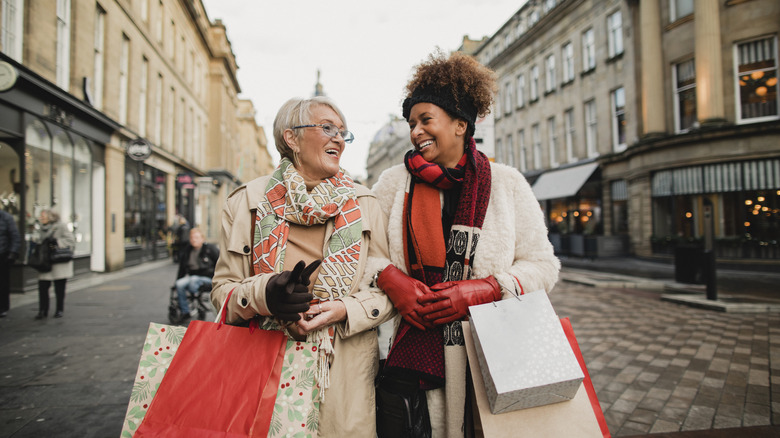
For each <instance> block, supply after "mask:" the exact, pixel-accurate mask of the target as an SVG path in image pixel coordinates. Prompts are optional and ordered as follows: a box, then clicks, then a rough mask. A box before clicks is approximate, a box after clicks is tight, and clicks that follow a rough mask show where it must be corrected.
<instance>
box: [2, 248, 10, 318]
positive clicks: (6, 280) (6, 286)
mask: <svg viewBox="0 0 780 438" xmlns="http://www.w3.org/2000/svg"><path fill="white" fill-rule="evenodd" d="M10 270H11V262H10V261H8V255H7V254H0V313H2V312H7V311H8V310H10V309H11V273H10Z"/></svg>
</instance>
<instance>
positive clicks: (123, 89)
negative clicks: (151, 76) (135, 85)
mask: <svg viewBox="0 0 780 438" xmlns="http://www.w3.org/2000/svg"><path fill="white" fill-rule="evenodd" d="M129 75H130V39H129V38H128V37H127V35H124V34H122V47H121V51H120V55H119V123H121V124H123V125H124V124H126V123H127V94H128V86H129Z"/></svg>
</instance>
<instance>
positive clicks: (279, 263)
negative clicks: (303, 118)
mask: <svg viewBox="0 0 780 438" xmlns="http://www.w3.org/2000/svg"><path fill="white" fill-rule="evenodd" d="M331 219H333V220H334V224H335V228H334V230H333V234H332V235H331V237H330V240H329V241H328V244H327V246H326V250H325V254H324V255H323V260H322V265H320V269H319V274H318V276H317V280H316V281H315V282H314V290H313V294H314V299H315V300H320V301H332V300H335V299H338V298H341V297H344V296H347V295H349V292H350V290H351V288H352V279H353V278H354V277H355V275H356V273H357V269H358V260H359V258H360V245H361V243H362V240H361V239H362V235H363V223H362V222H361V216H360V208H359V206H358V203H357V198H356V196H355V186H354V183H353V182H352V178H350V177H349V175H347V174H346V172H344V170H343V169H339V172H338V173H337V174H336V175H334V176H332V177H330V178H328V179H325V180H323V181H322V182H321V183H320V184H319V185H317V186H316V187H315V188H314V189H313V190H312V191H311V193H309V192H307V190H306V184H305V183H304V180H303V177H302V176H301V175H300V174H299V173H298V171H297V170H296V169H295V166H293V164H292V162H291V161H290V160H289V159H287V158H283V159H282V160H281V162H280V163H279V167H277V168H276V170H275V171H274V173H273V175H271V180H270V181H269V182H268V185H267V186H266V189H265V197H264V198H263V199H262V200H261V201H260V203H259V204H258V205H257V217H256V218H255V233H254V235H255V241H254V242H253V243H252V253H253V257H252V270H253V273H254V274H255V275H257V274H267V273H272V272H281V271H282V270H283V269H284V266H285V263H284V255H285V250H286V248H287V237H288V236H289V233H290V223H294V224H299V225H306V226H311V225H316V224H324V223H326V222H327V221H329V220H331ZM294 262H296V261H293V263H292V264H294ZM292 264H291V265H292ZM263 328H276V329H280V328H281V326H280V325H279V324H278V323H276V322H275V321H273V322H271V321H269V323H268V324H264V326H263ZM333 335H334V331H333V327H328V328H327V329H322V330H319V331H317V332H315V333H311V334H309V335H308V339H307V341H309V342H315V343H317V344H318V345H319V348H318V351H319V354H318V355H319V360H320V367H319V375H320V384H321V386H322V388H323V390H324V389H325V388H326V387H327V386H328V374H327V369H328V366H327V363H328V360H329V356H330V355H331V354H332V353H333ZM323 392H324V391H323Z"/></svg>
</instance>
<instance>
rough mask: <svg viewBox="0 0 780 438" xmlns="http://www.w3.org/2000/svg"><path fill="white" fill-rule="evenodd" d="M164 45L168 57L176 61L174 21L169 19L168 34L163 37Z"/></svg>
mask: <svg viewBox="0 0 780 438" xmlns="http://www.w3.org/2000/svg"><path fill="white" fill-rule="evenodd" d="M165 46H166V47H167V48H168V57H169V58H170V59H172V60H173V61H174V63H175V62H176V23H175V22H174V21H173V20H171V27H170V28H169V29H168V36H167V37H166V38H165Z"/></svg>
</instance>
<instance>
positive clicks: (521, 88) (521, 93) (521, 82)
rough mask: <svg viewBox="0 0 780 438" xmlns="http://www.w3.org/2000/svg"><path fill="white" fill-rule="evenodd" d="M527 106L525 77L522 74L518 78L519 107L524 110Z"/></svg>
mask: <svg viewBox="0 0 780 438" xmlns="http://www.w3.org/2000/svg"><path fill="white" fill-rule="evenodd" d="M524 106H525V75H524V74H520V75H518V76H517V107H518V108H522V107H524Z"/></svg>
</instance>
